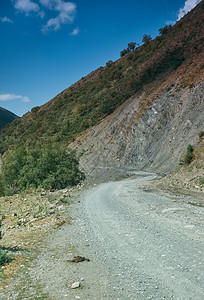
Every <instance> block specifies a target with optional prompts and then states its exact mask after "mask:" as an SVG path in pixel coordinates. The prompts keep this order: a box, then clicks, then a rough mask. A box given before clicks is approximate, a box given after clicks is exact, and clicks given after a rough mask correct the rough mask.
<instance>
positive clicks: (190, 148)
mask: <svg viewBox="0 0 204 300" xmlns="http://www.w3.org/2000/svg"><path fill="white" fill-rule="evenodd" d="M188 152H190V153H193V147H192V146H191V145H188V147H187V153H188Z"/></svg>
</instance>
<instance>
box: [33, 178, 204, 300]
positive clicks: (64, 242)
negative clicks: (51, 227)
mask: <svg viewBox="0 0 204 300" xmlns="http://www.w3.org/2000/svg"><path fill="white" fill-rule="evenodd" d="M146 175H147V176H145V177H139V178H136V179H129V180H124V181H120V182H110V183H106V184H101V185H99V186H97V187H95V188H92V189H89V190H87V191H85V192H84V193H83V195H82V196H81V199H80V203H76V204H74V205H73V207H72V215H73V222H72V225H71V226H66V225H65V226H63V227H62V228H61V230H60V231H58V232H56V233H55V234H54V235H52V236H50V237H49V239H48V243H47V249H45V251H43V253H42V254H41V256H40V257H39V258H38V260H37V261H36V263H35V267H34V268H33V269H31V271H30V274H31V276H32V278H33V279H34V280H37V281H38V282H40V283H41V284H42V285H43V286H44V290H45V291H48V292H49V295H50V297H51V298H52V299H83V300H88V299H89V300H99V299H124V300H126V299H157V300H158V299H185V300H187V299H204V290H203V289H202V288H203V287H204V282H203V270H204V268H203V249H204V247H203V230H202V229H203V219H202V217H203V215H202V214H203V207H202V206H200V204H198V199H196V198H193V197H192V196H186V195H182V194H180V195H177V194H170V193H166V192H165V193H164V192H162V191H161V190H158V189H156V188H154V186H152V185H149V183H148V181H149V180H151V179H154V178H155V175H154V174H149V175H148V174H146ZM75 255H81V256H85V257H87V258H89V259H90V262H88V261H84V262H81V263H78V264H75V263H71V262H70V261H69V260H70V259H71V258H73V256H75ZM77 281H78V282H80V284H81V287H80V288H78V289H71V287H70V286H71V285H72V283H74V282H77Z"/></svg>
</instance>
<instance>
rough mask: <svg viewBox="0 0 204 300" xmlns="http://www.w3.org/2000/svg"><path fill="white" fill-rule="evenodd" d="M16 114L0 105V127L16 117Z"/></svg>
mask: <svg viewBox="0 0 204 300" xmlns="http://www.w3.org/2000/svg"><path fill="white" fill-rule="evenodd" d="M17 118H18V116H16V115H15V114H13V113H12V112H10V111H8V110H6V109H5V108H2V107H0V128H2V127H4V126H5V125H6V124H8V123H10V122H11V121H13V120H15V119H17Z"/></svg>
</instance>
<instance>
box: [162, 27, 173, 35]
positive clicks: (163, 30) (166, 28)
mask: <svg viewBox="0 0 204 300" xmlns="http://www.w3.org/2000/svg"><path fill="white" fill-rule="evenodd" d="M171 28H172V26H171V25H166V26H165V27H163V28H160V29H159V34H161V35H162V34H166V33H167V32H168V31H169V29H171Z"/></svg>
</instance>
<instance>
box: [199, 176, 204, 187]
mask: <svg viewBox="0 0 204 300" xmlns="http://www.w3.org/2000/svg"><path fill="white" fill-rule="evenodd" d="M199 184H200V185H204V177H200V178H199Z"/></svg>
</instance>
